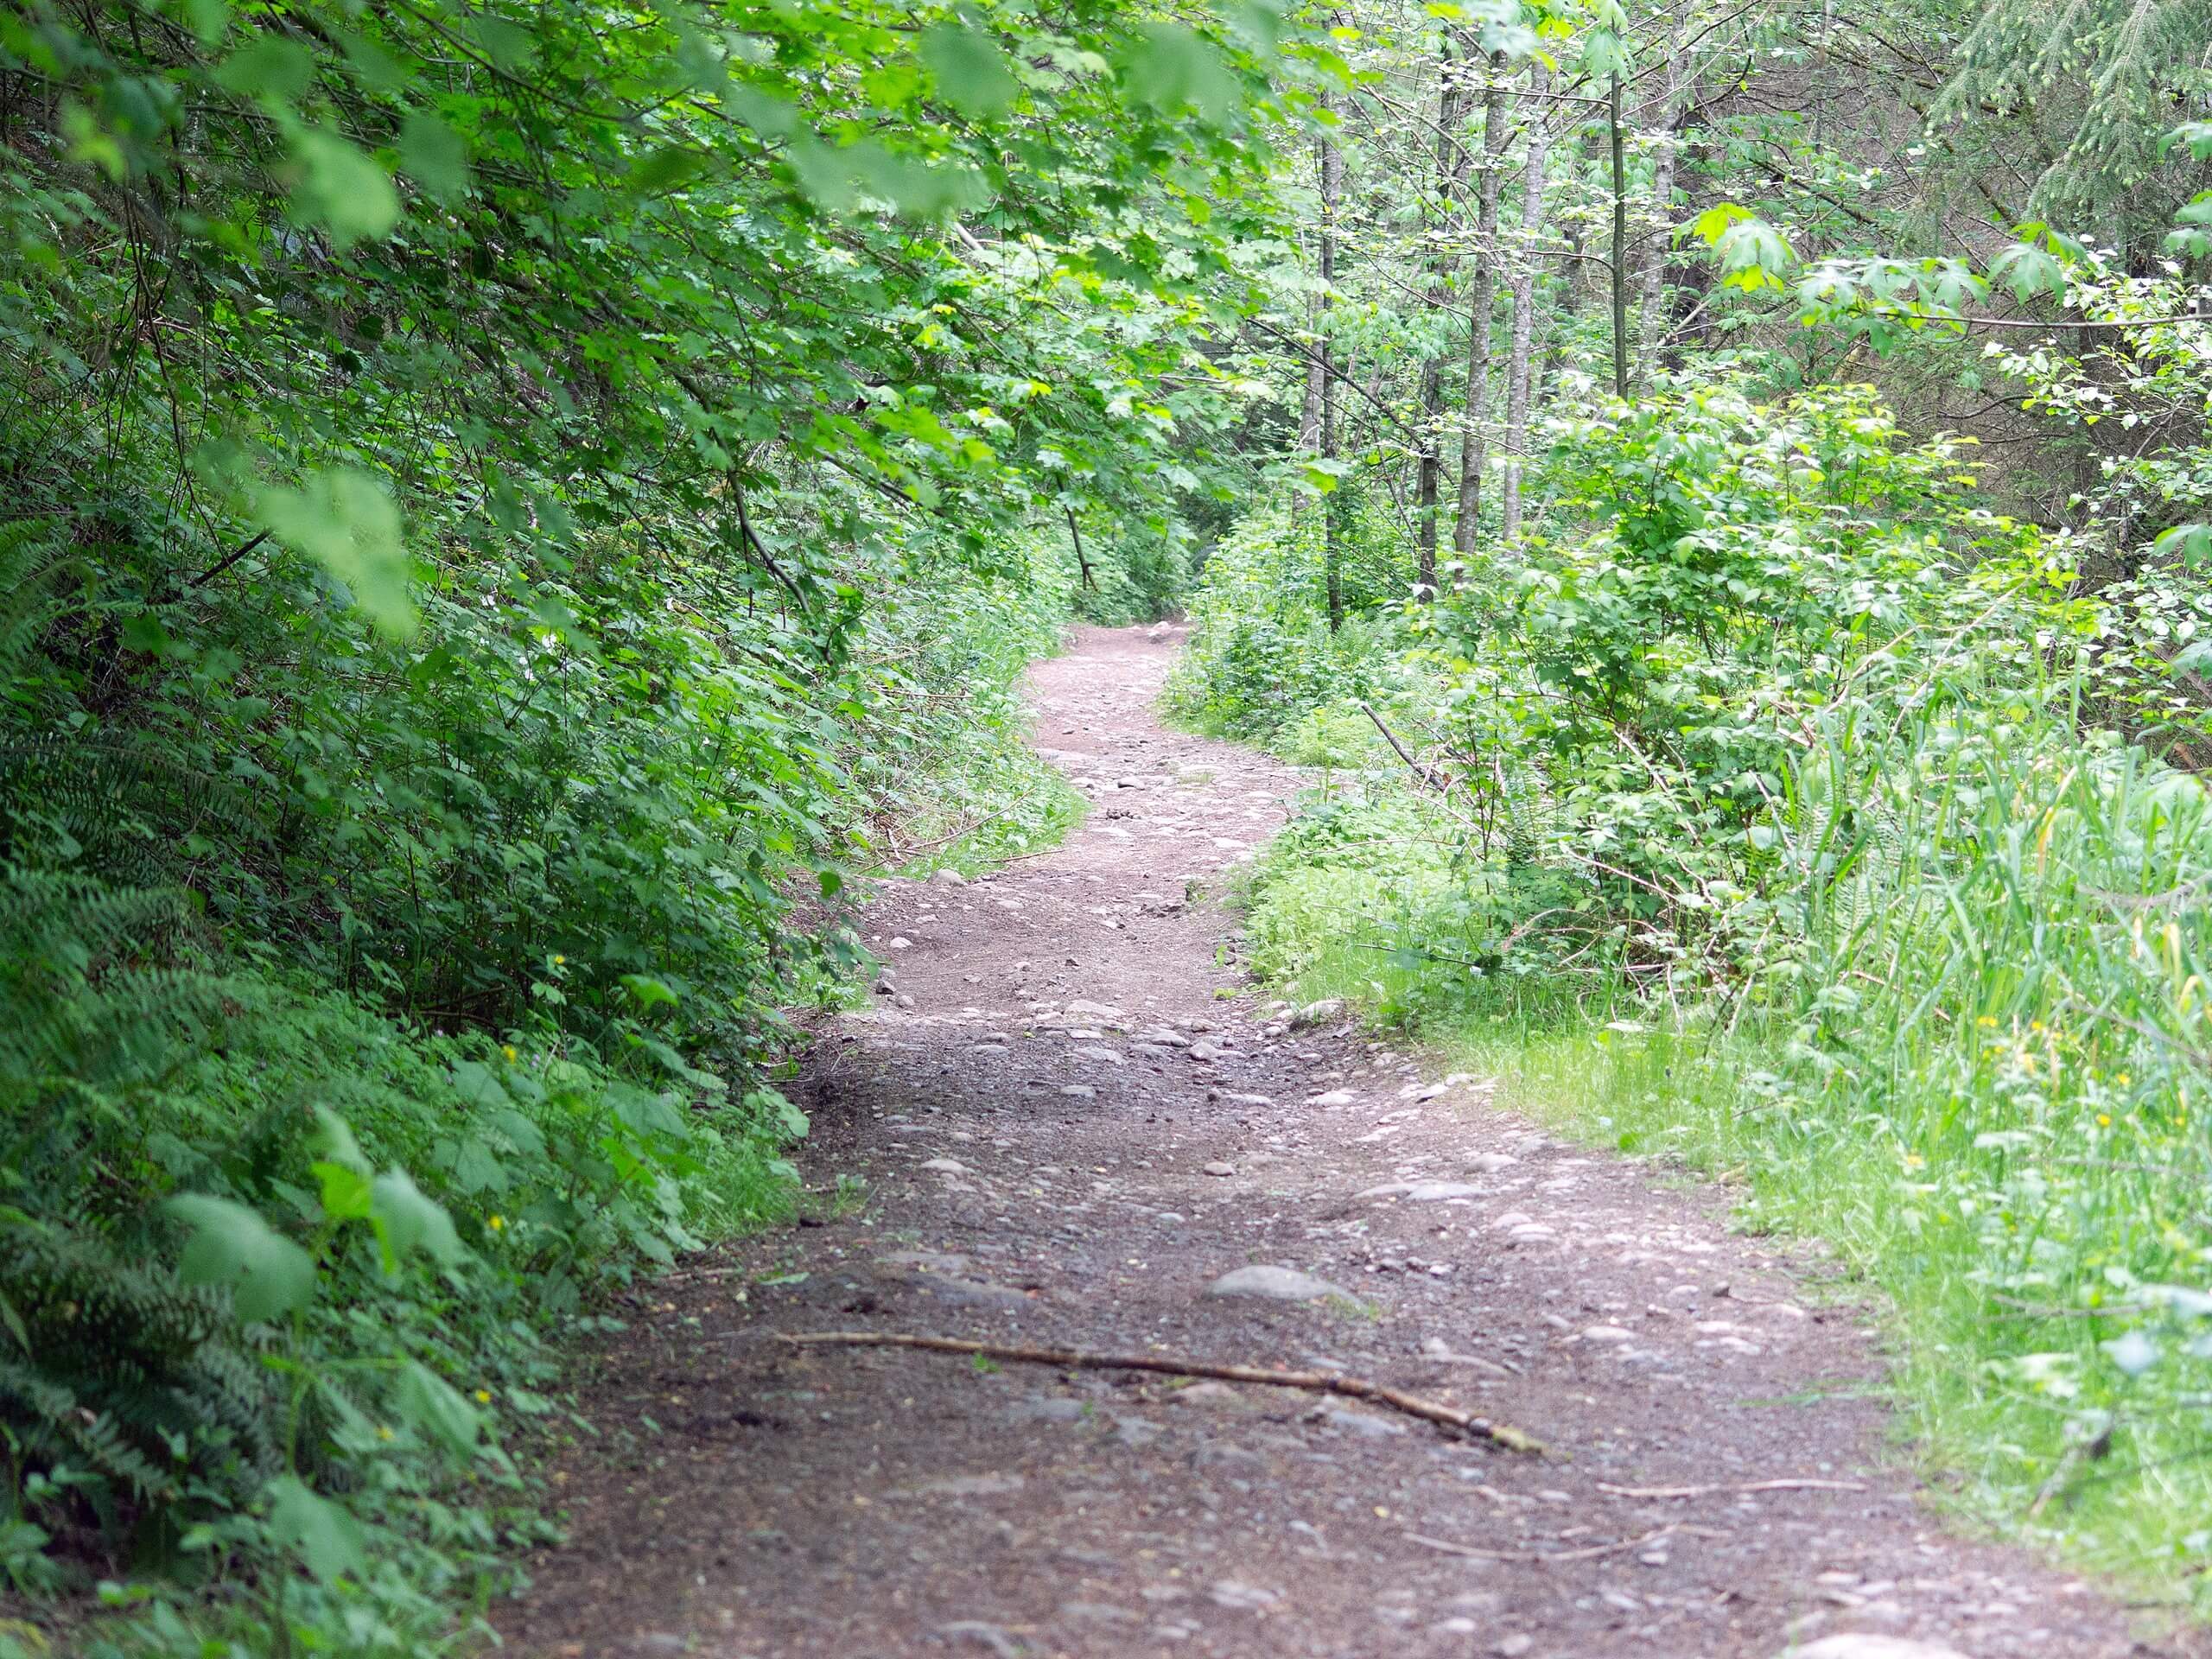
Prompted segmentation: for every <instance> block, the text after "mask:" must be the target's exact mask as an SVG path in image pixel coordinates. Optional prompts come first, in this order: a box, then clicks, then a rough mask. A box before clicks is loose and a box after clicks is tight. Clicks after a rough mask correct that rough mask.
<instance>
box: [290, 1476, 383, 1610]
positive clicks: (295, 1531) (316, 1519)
mask: <svg viewBox="0 0 2212 1659" xmlns="http://www.w3.org/2000/svg"><path fill="white" fill-rule="evenodd" d="M268 1490H269V1498H270V1503H269V1530H270V1533H271V1534H273V1535H275V1537H276V1540H277V1545H278V1546H279V1547H280V1548H283V1549H286V1550H289V1552H291V1553H292V1554H294V1555H296V1556H297V1557H298V1558H299V1559H300V1560H301V1561H302V1562H303V1563H305V1565H306V1567H307V1569H308V1572H310V1573H313V1574H315V1577H316V1578H318V1579H320V1580H322V1581H323V1582H324V1583H325V1584H332V1583H334V1582H336V1581H337V1580H340V1579H341V1578H344V1577H346V1576H347V1575H348V1574H351V1575H352V1576H353V1577H354V1578H357V1579H358V1578H361V1577H363V1576H365V1574H366V1573H367V1572H368V1563H369V1555H368V1543H369V1535H368V1531H367V1529H365V1527H363V1526H362V1525H361V1523H360V1522H359V1521H358V1520H356V1519H355V1518H354V1517H353V1515H352V1514H351V1513H349V1512H348V1511H347V1510H345V1509H344V1508H343V1507H341V1506H340V1505H339V1504H336V1503H332V1502H331V1501H330V1500H329V1499H328V1498H327V1497H322V1496H321V1495H320V1494H319V1493H317V1492H315V1491H311V1490H310V1489H309V1488H308V1484H307V1483H306V1482H305V1481H303V1480H302V1479H301V1478H299V1477H298V1476H297V1475H279V1476H278V1477H277V1478H276V1479H274V1480H272V1481H270V1483H269V1489H268Z"/></svg>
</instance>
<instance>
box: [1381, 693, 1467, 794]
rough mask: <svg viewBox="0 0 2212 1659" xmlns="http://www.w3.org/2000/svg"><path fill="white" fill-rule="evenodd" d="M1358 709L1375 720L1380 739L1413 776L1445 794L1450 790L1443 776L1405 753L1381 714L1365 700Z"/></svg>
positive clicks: (1404, 749)
mask: <svg viewBox="0 0 2212 1659" xmlns="http://www.w3.org/2000/svg"><path fill="white" fill-rule="evenodd" d="M1359 709H1360V712H1361V713H1362V714H1363V715H1366V716H1367V717H1368V718H1369V719H1370V720H1371V721H1374V722H1375V729H1376V731H1378V732H1380V733H1382V734H1383V741H1384V742H1385V743H1388V744H1389V746H1390V747H1392V748H1393V749H1395V750H1396V751H1397V755H1398V759H1399V760H1402V761H1404V762H1405V763H1406V764H1407V765H1408V766H1411V767H1412V768H1413V772H1414V777H1416V778H1418V779H1421V782H1423V783H1424V784H1427V785H1428V786H1429V787H1430V788H1431V789H1433V790H1438V791H1443V792H1445V793H1447V794H1448V793H1449V792H1450V791H1451V788H1452V785H1451V784H1450V783H1449V782H1447V781H1446V779H1443V778H1440V777H1439V776H1438V775H1437V773H1436V772H1433V771H1432V770H1431V769H1430V768H1429V767H1427V766H1423V765H1421V762H1420V761H1418V760H1414V758H1413V756H1411V755H1410V754H1408V753H1406V746H1405V745H1404V744H1402V743H1401V742H1399V741H1398V734H1396V733H1395V732H1394V731H1392V730H1391V729H1390V728H1389V727H1388V726H1385V725H1384V724H1383V716H1382V715H1378V714H1376V712H1375V710H1374V709H1371V708H1370V707H1369V706H1368V704H1367V703H1366V702H1361V703H1360V705H1359Z"/></svg>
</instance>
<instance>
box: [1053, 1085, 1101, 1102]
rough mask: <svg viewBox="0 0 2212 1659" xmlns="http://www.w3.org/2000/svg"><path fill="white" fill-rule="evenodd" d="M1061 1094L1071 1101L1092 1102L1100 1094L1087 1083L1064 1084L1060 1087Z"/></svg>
mask: <svg viewBox="0 0 2212 1659" xmlns="http://www.w3.org/2000/svg"><path fill="white" fill-rule="evenodd" d="M1060 1092H1061V1093H1062V1094H1064V1095H1065V1096H1067V1097H1068V1098H1069V1099H1070V1100H1092V1099H1095V1098H1096V1096H1097V1094H1098V1090H1096V1089H1094V1088H1092V1087H1091V1086H1090V1084H1087V1083H1064V1084H1061V1085H1060Z"/></svg>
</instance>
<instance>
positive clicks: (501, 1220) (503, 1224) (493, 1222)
mask: <svg viewBox="0 0 2212 1659" xmlns="http://www.w3.org/2000/svg"><path fill="white" fill-rule="evenodd" d="M484 1224H485V1225H486V1227H489V1228H490V1229H491V1230H493V1232H495V1233H504V1232H505V1231H506V1230H507V1218H506V1217H505V1216H486V1217H484Z"/></svg>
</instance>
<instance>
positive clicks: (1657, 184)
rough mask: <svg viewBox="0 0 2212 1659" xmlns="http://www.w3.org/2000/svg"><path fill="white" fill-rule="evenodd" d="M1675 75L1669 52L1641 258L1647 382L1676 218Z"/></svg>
mask: <svg viewBox="0 0 2212 1659" xmlns="http://www.w3.org/2000/svg"><path fill="white" fill-rule="evenodd" d="M1651 213H1652V227H1651V252H1650V255H1649V257H1647V258H1646V259H1645V260H1644V262H1643V298H1642V299H1641V301H1640V302H1638V305H1637V343H1636V344H1637V350H1636V361H1637V372H1638V374H1639V375H1640V376H1641V377H1642V378H1643V379H1644V380H1646V381H1647V382H1648V381H1649V379H1650V378H1651V370H1652V365H1654V364H1655V363H1656V361H1657V359H1658V352H1659V336H1660V330H1661V326H1662V324H1663V323H1664V321H1666V313H1665V309H1664V307H1665V304H1666V296H1667V245H1668V241H1669V236H1670V234H1671V232H1672V229H1673V225H1674V218H1675V64H1674V62H1673V60H1672V55H1671V54H1670V55H1669V62H1668V66H1667V92H1666V97H1665V99H1664V100H1663V101H1662V103H1661V105H1660V106H1659V153H1658V155H1657V156H1655V157H1654V158H1653V162H1652V168H1651Z"/></svg>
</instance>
